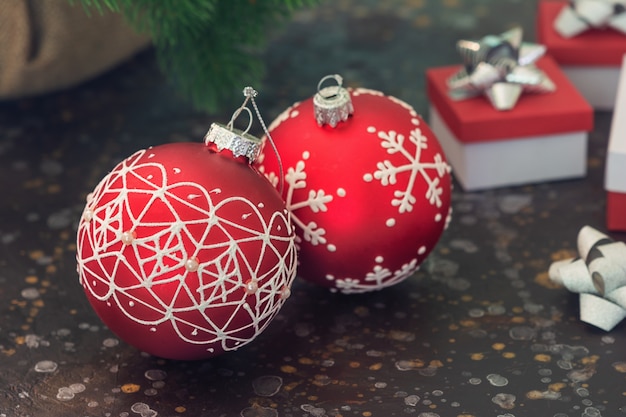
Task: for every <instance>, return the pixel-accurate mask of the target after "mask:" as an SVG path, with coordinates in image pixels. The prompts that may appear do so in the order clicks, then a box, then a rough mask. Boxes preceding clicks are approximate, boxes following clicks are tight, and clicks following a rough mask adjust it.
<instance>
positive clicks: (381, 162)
mask: <svg viewBox="0 0 626 417" xmlns="http://www.w3.org/2000/svg"><path fill="white" fill-rule="evenodd" d="M327 89H328V88H327ZM327 89H325V90H327ZM322 91H324V90H321V91H320V92H318V95H316V96H315V99H319V97H318V96H319V94H320V93H321V92H322ZM337 91H338V90H337ZM343 91H344V93H348V94H349V97H350V99H351V103H352V106H353V111H354V112H353V114H352V115H351V116H349V117H347V113H346V112H345V110H346V108H340V109H339V110H338V112H337V111H335V112H334V113H333V110H330V111H329V112H327V113H326V114H325V113H324V109H322V110H321V113H320V111H316V110H315V108H316V104H315V105H314V98H311V99H308V100H305V101H303V102H300V103H296V104H294V105H293V106H291V107H290V108H288V109H287V110H285V111H284V112H283V113H282V114H281V115H280V116H279V117H278V118H277V119H276V120H275V121H274V122H273V123H272V124H271V126H270V129H269V131H270V134H271V136H272V138H273V140H274V142H275V144H276V146H277V148H278V153H279V154H280V157H281V160H282V164H283V166H284V170H285V176H284V185H285V187H284V192H283V197H284V198H285V200H286V203H287V208H288V209H289V210H290V211H291V213H292V219H293V221H294V223H295V225H296V234H297V241H298V245H299V247H300V248H299V249H300V251H299V254H300V256H299V261H300V265H299V269H298V275H299V276H301V277H303V278H304V279H307V280H309V281H312V282H315V283H317V284H320V285H323V286H326V287H330V288H331V290H333V291H341V292H344V293H357V292H366V291H372V290H379V289H382V288H385V287H388V286H390V285H394V284H396V283H398V282H400V281H402V280H404V279H405V278H407V277H408V276H410V275H412V274H413V273H414V272H415V271H416V270H417V269H418V267H419V265H420V264H421V262H422V261H423V260H424V259H425V258H426V256H427V255H428V254H429V253H430V251H431V250H432V249H433V247H434V246H435V245H436V243H437V242H438V240H439V238H440V236H441V234H442V232H443V230H444V229H445V227H446V225H447V223H448V221H449V219H450V194H451V179H450V167H449V165H448V164H447V162H446V159H445V156H444V153H443V150H442V148H441V146H440V145H439V143H438V141H437V139H436V138H435V136H434V135H433V133H432V132H431V130H430V128H429V127H428V126H427V125H426V123H425V122H424V120H423V119H422V118H421V117H420V116H418V114H417V113H416V112H415V110H414V109H413V108H412V107H411V106H409V105H408V104H407V103H405V102H403V101H401V100H398V99H396V98H394V97H390V96H386V95H384V94H383V93H381V92H378V91H373V90H367V89H360V88H359V89H354V90H343ZM326 93H328V91H326ZM327 95H328V96H329V97H326V98H328V99H329V100H332V99H335V94H327ZM331 96H332V97H331ZM336 96H337V97H339V98H340V97H341V95H340V94H337V95H336ZM323 99H324V97H322V101H324V100H323ZM316 103H317V102H316ZM331 107H332V106H331ZM340 107H341V106H340ZM344 107H345V106H344ZM348 107H351V106H348ZM318 110H319V109H318ZM350 110H352V108H350ZM341 112H343V114H340V113H341ZM320 114H321V116H320V117H322V118H324V117H326V122H327V123H325V124H322V125H319V124H318V122H317V121H316V116H315V115H318V116H319V115H320ZM329 114H330V116H329ZM343 119H345V120H343ZM331 124H332V125H335V127H333V126H331ZM259 164H260V171H261V172H264V173H265V175H267V176H268V178H270V179H271V180H272V182H273V183H274V184H278V183H279V181H278V178H277V177H278V172H279V168H278V161H277V158H276V156H275V155H274V154H273V153H271V150H270V148H269V147H265V149H264V150H263V151H262V154H261V157H260V158H259Z"/></svg>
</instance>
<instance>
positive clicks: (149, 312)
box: [77, 150, 297, 352]
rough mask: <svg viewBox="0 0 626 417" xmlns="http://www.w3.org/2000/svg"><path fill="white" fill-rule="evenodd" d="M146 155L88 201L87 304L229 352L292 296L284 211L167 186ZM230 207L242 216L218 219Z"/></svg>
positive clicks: (196, 188)
mask: <svg viewBox="0 0 626 417" xmlns="http://www.w3.org/2000/svg"><path fill="white" fill-rule="evenodd" d="M146 152H148V151H146V150H142V151H139V152H137V153H136V154H134V155H132V156H131V157H129V158H128V159H126V160H125V161H123V162H122V163H120V164H119V165H118V166H117V167H116V168H115V169H114V170H113V171H112V172H111V173H110V174H109V175H107V176H106V177H105V178H104V179H103V180H102V181H101V182H100V184H99V185H98V186H97V187H96V189H95V190H94V192H93V194H92V195H90V196H89V197H88V202H87V205H86V207H85V210H84V212H83V216H82V219H81V222H80V225H79V229H78V239H77V254H78V256H77V262H78V272H79V275H80V282H81V284H82V286H83V287H84V289H85V291H86V292H87V293H88V294H89V295H90V296H91V297H92V298H93V300H97V301H98V302H103V303H106V304H107V305H108V306H109V307H112V308H117V309H119V310H120V311H121V312H123V314H124V315H125V316H126V317H127V318H128V319H129V320H131V321H134V322H136V323H139V324H142V325H145V326H150V331H156V329H157V326H163V325H167V324H169V325H170V326H171V327H172V328H173V330H174V331H175V332H176V334H177V335H178V337H179V338H180V340H182V341H184V342H186V343H190V344H196V345H198V344H199V345H207V346H208V348H207V350H208V351H209V352H213V350H214V347H215V350H218V349H221V350H224V351H225V350H232V349H236V348H238V347H240V346H242V345H244V344H246V343H248V342H249V341H251V340H252V339H253V338H254V337H256V336H257V335H258V334H259V333H261V332H262V331H263V330H264V328H265V327H266V326H267V325H268V324H269V322H270V321H271V319H272V318H273V317H274V316H275V315H276V313H277V312H278V311H279V309H280V307H281V306H282V304H283V302H284V300H285V299H286V298H287V297H288V296H289V291H290V290H289V289H290V286H291V284H292V281H293V279H294V277H295V272H296V271H295V269H296V266H297V260H296V247H295V242H294V238H293V233H290V231H292V229H293V228H292V225H291V221H290V217H289V214H288V212H287V211H286V210H284V211H283V212H280V211H275V212H273V214H272V215H271V218H269V219H267V220H266V219H265V218H264V216H263V214H262V212H261V210H262V209H263V208H264V205H263V203H257V204H256V205H255V204H254V203H252V202H251V201H249V200H248V199H246V198H243V197H230V198H225V199H221V200H219V201H218V198H215V200H216V201H217V202H214V198H212V194H213V195H216V196H217V195H219V193H220V192H221V190H220V189H218V188H216V189H213V190H210V191H207V190H206V189H205V188H204V187H203V186H201V185H200V184H197V183H193V182H176V183H171V184H170V183H168V172H167V169H166V167H164V166H163V165H162V164H160V163H154V162H151V161H150V154H146ZM176 169H177V168H175V170H176ZM174 172H175V173H176V172H177V171H174ZM178 172H179V171H178ZM129 182H132V184H133V186H129V184H128V183H129ZM137 183H139V184H141V186H140V187H137ZM233 205H237V207H236V208H235V212H237V213H240V212H241V213H245V214H242V215H241V221H235V220H239V219H235V220H233V216H232V214H231V215H230V216H228V218H227V217H226V216H221V214H226V211H228V212H230V213H232V212H233ZM223 210H225V211H224V212H223V213H222V211H223ZM155 211H158V213H159V214H158V216H155V215H154V213H155ZM266 211H267V210H266ZM155 218H158V219H159V220H158V221H155ZM259 247H260V248H261V250H260V252H258V250H255V251H254V253H252V254H251V253H250V249H252V248H255V249H256V248H259ZM246 249H248V250H246ZM242 335H243V336H242ZM212 346H213V347H212ZM218 346H219V347H218Z"/></svg>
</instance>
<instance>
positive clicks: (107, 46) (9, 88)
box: [0, 0, 149, 99]
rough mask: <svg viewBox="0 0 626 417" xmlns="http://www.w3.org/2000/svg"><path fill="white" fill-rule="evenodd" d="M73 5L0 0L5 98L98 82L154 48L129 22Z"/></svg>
mask: <svg viewBox="0 0 626 417" xmlns="http://www.w3.org/2000/svg"><path fill="white" fill-rule="evenodd" d="M75 3H76V4H70V3H69V1H68V0H0V99H11V98H18V97H23V96H28V95H34V94H40V93H45V92H50V91H54V90H59V89H63V88H66V87H70V86H73V85H76V84H78V83H80V82H81V81H85V80H87V79H89V78H93V77H95V76H97V75H99V74H101V73H103V72H105V71H107V70H108V69H110V68H112V67H114V66H115V65H116V64H118V63H119V62H120V61H122V60H124V59H125V58H128V57H129V56H131V55H133V54H134V53H136V52H137V51H139V50H140V49H142V48H144V47H145V46H147V45H148V44H149V39H148V38H147V37H146V36H143V35H139V34H137V33H135V32H134V31H133V29H132V28H130V27H129V26H128V25H127V24H126V22H125V21H124V19H123V17H122V16H120V15H119V14H117V13H110V12H107V13H105V14H103V15H100V14H99V13H98V12H97V11H96V10H93V11H91V13H90V16H88V15H87V14H86V13H85V10H84V9H83V7H82V5H81V4H80V3H79V2H78V1H76V2H75Z"/></svg>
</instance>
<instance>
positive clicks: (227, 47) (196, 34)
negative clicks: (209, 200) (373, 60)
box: [70, 0, 319, 112]
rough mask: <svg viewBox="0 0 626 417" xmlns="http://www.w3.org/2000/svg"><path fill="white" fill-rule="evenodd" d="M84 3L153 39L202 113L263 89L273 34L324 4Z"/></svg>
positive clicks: (169, 71) (224, 0)
mask: <svg viewBox="0 0 626 417" xmlns="http://www.w3.org/2000/svg"><path fill="white" fill-rule="evenodd" d="M70 1H73V2H75V1H77V0H70ZM78 1H80V3H82V5H83V7H85V9H86V10H87V12H88V13H89V12H90V11H91V10H92V9H94V10H96V11H97V12H98V13H103V12H104V11H105V10H110V11H113V12H117V13H121V14H122V15H124V16H125V18H126V19H127V20H128V22H129V23H130V24H131V25H132V26H133V28H134V29H135V30H137V31H138V32H141V33H147V34H149V35H150V37H151V39H152V42H153V44H154V46H155V48H156V51H157V56H158V60H159V64H160V66H161V68H162V70H163V72H164V73H165V74H166V76H167V77H168V78H169V79H170V80H172V81H173V82H174V83H175V85H176V86H177V88H178V89H179V90H180V92H181V93H182V94H183V95H184V96H186V97H187V98H188V99H189V100H190V101H191V102H192V103H193V104H194V105H195V106H196V107H197V108H199V109H203V110H207V111H210V112H215V111H217V110H218V109H220V108H221V107H222V106H232V105H234V104H235V103H238V102H239V101H240V100H241V90H242V88H243V87H244V86H245V85H253V86H258V85H260V83H261V80H262V78H263V75H264V65H263V62H262V60H261V58H260V52H261V50H262V47H263V46H264V45H265V42H266V41H267V37H268V36H267V35H268V31H270V30H272V29H273V28H274V27H275V26H276V24H277V23H280V22H282V21H285V20H286V19H287V18H288V17H289V16H290V15H291V14H292V13H293V12H294V11H295V10H296V9H298V8H302V7H306V6H313V5H315V4H317V3H318V1H319V0H78Z"/></svg>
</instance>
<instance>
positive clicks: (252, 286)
mask: <svg viewBox="0 0 626 417" xmlns="http://www.w3.org/2000/svg"><path fill="white" fill-rule="evenodd" d="M258 290H259V283H258V282H257V281H256V280H250V281H248V282H246V294H249V295H252V294H255V293H256V292H257V291H258Z"/></svg>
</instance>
